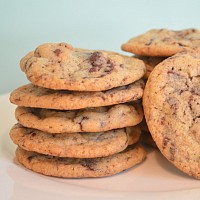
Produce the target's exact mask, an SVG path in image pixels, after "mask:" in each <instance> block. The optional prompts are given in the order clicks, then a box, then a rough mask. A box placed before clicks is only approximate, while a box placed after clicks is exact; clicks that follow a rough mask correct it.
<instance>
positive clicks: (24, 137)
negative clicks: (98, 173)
mask: <svg viewBox="0 0 200 200" xmlns="http://www.w3.org/2000/svg"><path fill="white" fill-rule="evenodd" d="M140 134H141V131H140V129H139V128H137V127H130V128H123V129H117V130H112V131H106V132H95V133H62V134H50V133H46V132H42V131H39V130H36V129H30V128H26V127H23V126H21V125H20V124H16V125H15V126H14V127H13V128H12V129H11V131H10V137H11V139H12V140H13V142H14V143H15V144H17V145H18V146H20V147H21V148H23V149H25V150H27V151H35V152H38V153H42V154H47V155H52V156H59V157H74V158H94V157H104V156H109V155H112V154H114V153H118V152H120V151H123V150H124V149H125V148H126V147H127V146H128V145H130V144H133V143H135V142H137V141H138V140H139V137H140Z"/></svg>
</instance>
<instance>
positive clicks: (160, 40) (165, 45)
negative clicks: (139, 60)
mask: <svg viewBox="0 0 200 200" xmlns="http://www.w3.org/2000/svg"><path fill="white" fill-rule="evenodd" d="M183 48H200V31H199V30H197V29H185V30H180V31H175V30H168V29H152V30H150V31H148V32H146V33H144V34H142V35H139V36H137V37H134V38H132V39H130V40H129V41H128V42H127V43H125V44H123V45H122V49H123V50H124V51H128V52H132V53H134V54H138V55H142V56H163V57H168V56H172V55H174V54H176V53H178V52H180V51H182V50H183Z"/></svg>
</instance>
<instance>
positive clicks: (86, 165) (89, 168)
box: [81, 159, 95, 171]
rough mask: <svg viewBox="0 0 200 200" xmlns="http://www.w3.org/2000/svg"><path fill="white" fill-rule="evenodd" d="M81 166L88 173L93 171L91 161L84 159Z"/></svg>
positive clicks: (93, 165)
mask: <svg viewBox="0 0 200 200" xmlns="http://www.w3.org/2000/svg"><path fill="white" fill-rule="evenodd" d="M81 165H82V166H83V167H86V168H87V169H88V170H90V171H95V162H94V160H93V159H84V160H83V161H82V163H81Z"/></svg>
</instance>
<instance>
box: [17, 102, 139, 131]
mask: <svg viewBox="0 0 200 200" xmlns="http://www.w3.org/2000/svg"><path fill="white" fill-rule="evenodd" d="M15 116H16V119H17V120H18V122H19V123H20V124H22V125H23V126H25V127H29V128H34V129H38V130H41V131H46V132H48V133H65V132H68V133H70V132H71V133H73V132H101V131H108V130H112V129H117V128H124V127H128V126H135V125H137V124H139V123H140V122H141V121H142V119H143V111H142V108H141V106H140V104H119V105H114V106H110V107H96V108H85V109H83V110H72V111H64V110H63V111H61V110H60V111H59V110H50V109H40V108H27V107H17V108H16V111H15Z"/></svg>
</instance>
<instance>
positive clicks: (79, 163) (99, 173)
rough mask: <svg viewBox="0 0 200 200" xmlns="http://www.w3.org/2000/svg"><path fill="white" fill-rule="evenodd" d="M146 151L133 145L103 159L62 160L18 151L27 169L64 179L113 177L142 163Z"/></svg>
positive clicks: (17, 153)
mask: <svg viewBox="0 0 200 200" xmlns="http://www.w3.org/2000/svg"><path fill="white" fill-rule="evenodd" d="M145 157H146V151H145V150H144V148H143V147H142V146H140V145H132V146H129V147H128V148H127V149H125V150H124V151H123V152H120V153H117V154H114V155H111V156H108V157H103V158H90V159H87V158H85V159H78V158H60V157H55V156H47V155H43V154H38V153H35V152H29V151H26V150H23V149H21V148H19V147H18V148H17V150H16V158H17V160H18V162H20V163H21V164H22V165H24V166H25V167H26V168H28V169H30V170H32V171H34V172H37V173H40V174H43V175H47V176H56V177H63V178H87V177H104V176H111V175H114V174H117V173H119V172H122V171H124V170H126V169H129V168H131V167H133V166H135V165H137V164H138V163H141V162H142V161H143V160H144V159H145Z"/></svg>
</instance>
